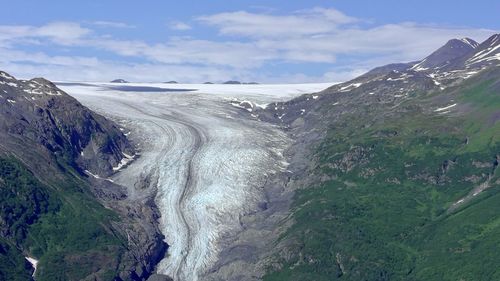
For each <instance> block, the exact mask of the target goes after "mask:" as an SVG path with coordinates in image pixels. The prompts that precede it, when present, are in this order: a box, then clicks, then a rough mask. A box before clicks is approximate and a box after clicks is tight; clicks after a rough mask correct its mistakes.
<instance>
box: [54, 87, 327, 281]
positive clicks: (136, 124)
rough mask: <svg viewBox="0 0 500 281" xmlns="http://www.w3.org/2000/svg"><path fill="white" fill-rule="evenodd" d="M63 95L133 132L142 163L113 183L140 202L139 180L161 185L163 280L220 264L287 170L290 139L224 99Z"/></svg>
mask: <svg viewBox="0 0 500 281" xmlns="http://www.w3.org/2000/svg"><path fill="white" fill-rule="evenodd" d="M319 87H321V86H319ZM61 88H62V89H63V90H65V91H66V92H68V93H69V94H71V95H73V96H74V97H76V98H77V99H78V100H79V101H81V102H82V103H83V104H84V105H86V106H88V107H90V108H91V109H93V110H96V111H97V112H100V113H102V114H104V115H106V116H107V117H110V118H112V119H113V120H115V121H117V122H118V123H119V124H120V125H121V126H123V127H124V128H125V130H130V136H129V137H130V138H131V139H132V140H134V141H135V142H136V143H138V144H139V145H140V147H139V149H140V153H141V157H139V158H138V160H136V161H134V162H132V163H131V164H130V165H129V166H128V167H126V168H125V169H123V170H122V171H120V172H119V173H118V174H117V175H115V176H114V177H113V180H114V181H115V182H117V183H119V184H122V185H124V186H126V187H128V190H129V197H131V198H134V197H138V196H141V191H140V190H138V189H137V187H136V186H137V185H136V183H137V181H138V179H140V178H141V177H142V178H143V177H144V176H148V175H149V176H152V177H153V178H154V179H155V180H156V184H157V186H156V188H157V196H156V203H157V205H158V207H159V209H160V212H161V219H160V220H161V221H160V226H161V230H162V232H163V234H164V235H165V237H166V242H167V243H168V245H169V249H168V253H167V256H166V257H165V258H164V259H163V260H162V261H161V263H160V264H159V266H158V273H163V274H167V275H169V276H171V277H173V278H174V280H189V281H190V280H198V279H199V276H202V275H203V274H204V273H205V272H206V271H207V270H208V269H209V268H210V267H211V266H212V265H213V264H214V263H215V262H216V261H217V259H218V253H219V252H220V251H221V248H220V247H221V246H220V243H219V242H220V240H221V239H223V238H224V237H228V236H231V235H232V234H234V233H237V232H238V231H239V228H240V222H239V218H240V216H241V215H243V214H245V213H248V212H253V211H256V210H257V209H258V204H259V202H262V201H263V198H262V196H263V194H262V189H261V187H262V186H263V185H264V183H265V181H266V178H267V177H268V176H270V175H272V174H273V173H275V172H276V171H278V170H281V169H285V168H286V163H285V162H284V161H283V157H282V154H281V153H282V152H283V150H284V148H285V147H286V145H287V143H288V139H287V138H286V136H285V135H284V134H283V133H282V132H281V131H279V130H277V129H276V128H274V127H273V126H271V125H269V124H266V123H264V122H260V121H257V120H250V119H247V118H241V117H238V116H239V115H238V110H241V109H238V108H235V107H233V106H231V104H230V103H229V102H228V101H227V98H228V96H227V94H202V93H199V92H138V91H124V89H120V90H117V89H116V88H115V89H113V88H111V87H109V85H106V84H88V85H81V84H80V85H77V84H75V85H70V84H68V85H61ZM311 90H316V89H311ZM318 90H319V89H318ZM297 93H300V92H297ZM240 95H248V94H245V93H242V94H240ZM238 98H242V96H238ZM260 98H261V100H260V102H263V101H264V100H267V101H269V102H270V101H272V100H273V99H274V100H276V99H277V97H270V96H267V97H265V96H262V97H260ZM281 98H283V97H281ZM262 99H264V100H262ZM125 133H129V132H128V131H127V132H125Z"/></svg>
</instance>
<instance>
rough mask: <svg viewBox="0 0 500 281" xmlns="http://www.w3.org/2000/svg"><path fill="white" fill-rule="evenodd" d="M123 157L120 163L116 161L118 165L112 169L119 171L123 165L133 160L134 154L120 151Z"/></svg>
mask: <svg viewBox="0 0 500 281" xmlns="http://www.w3.org/2000/svg"><path fill="white" fill-rule="evenodd" d="M122 154H123V156H125V157H123V158H122V160H121V161H120V163H118V166H116V167H113V171H119V170H120V169H121V168H123V167H125V166H126V165H127V164H128V163H130V162H131V161H132V160H134V156H135V155H128V154H127V153H125V152H122Z"/></svg>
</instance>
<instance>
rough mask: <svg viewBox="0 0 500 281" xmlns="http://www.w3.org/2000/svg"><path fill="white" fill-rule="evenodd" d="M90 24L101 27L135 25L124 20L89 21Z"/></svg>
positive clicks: (131, 26)
mask: <svg viewBox="0 0 500 281" xmlns="http://www.w3.org/2000/svg"><path fill="white" fill-rule="evenodd" d="M90 24H92V25H96V26H102V27H111V28H136V26H135V25H131V24H127V23H124V22H115V21H93V22H90Z"/></svg>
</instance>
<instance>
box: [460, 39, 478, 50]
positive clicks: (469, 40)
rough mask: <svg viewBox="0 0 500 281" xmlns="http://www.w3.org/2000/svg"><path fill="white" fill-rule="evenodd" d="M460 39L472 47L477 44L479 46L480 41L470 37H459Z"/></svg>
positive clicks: (475, 46)
mask: <svg viewBox="0 0 500 281" xmlns="http://www.w3.org/2000/svg"><path fill="white" fill-rule="evenodd" d="M459 40H460V41H462V42H464V43H465V44H468V45H469V46H471V47H472V48H474V49H475V48H477V46H479V43H478V42H476V41H474V40H472V39H470V38H467V37H464V38H462V39H459Z"/></svg>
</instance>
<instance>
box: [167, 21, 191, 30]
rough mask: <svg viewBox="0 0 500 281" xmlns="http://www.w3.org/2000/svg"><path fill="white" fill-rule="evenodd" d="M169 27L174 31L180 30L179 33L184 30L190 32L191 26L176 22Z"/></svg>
mask: <svg viewBox="0 0 500 281" xmlns="http://www.w3.org/2000/svg"><path fill="white" fill-rule="evenodd" d="M168 27H169V28H170V29H172V30H179V31H184V30H190V29H191V26H190V25H189V24H187V23H184V22H180V21H175V22H171V23H170V24H169V25H168Z"/></svg>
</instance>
